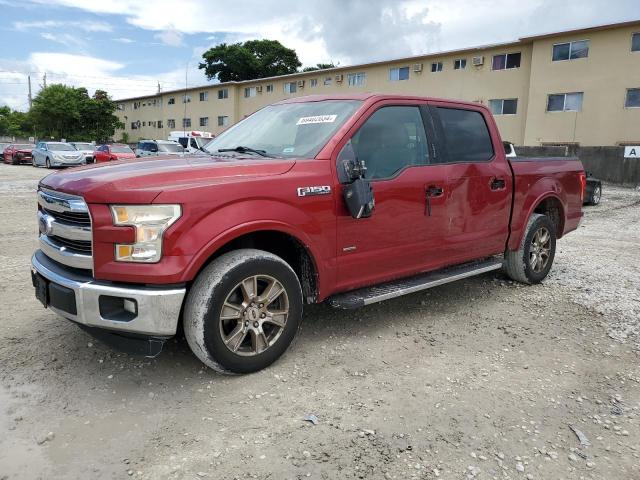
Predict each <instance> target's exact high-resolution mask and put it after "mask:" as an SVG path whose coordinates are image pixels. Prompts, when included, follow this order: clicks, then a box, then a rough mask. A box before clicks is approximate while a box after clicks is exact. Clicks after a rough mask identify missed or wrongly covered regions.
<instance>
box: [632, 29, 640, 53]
mask: <svg viewBox="0 0 640 480" xmlns="http://www.w3.org/2000/svg"><path fill="white" fill-rule="evenodd" d="M631 51H632V52H640V32H638V33H634V34H633V35H631Z"/></svg>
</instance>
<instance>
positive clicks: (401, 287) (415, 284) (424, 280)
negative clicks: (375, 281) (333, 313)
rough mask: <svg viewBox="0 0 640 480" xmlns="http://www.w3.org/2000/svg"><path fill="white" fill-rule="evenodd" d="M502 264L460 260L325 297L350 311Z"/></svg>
mask: <svg viewBox="0 0 640 480" xmlns="http://www.w3.org/2000/svg"><path fill="white" fill-rule="evenodd" d="M501 267H502V258H497V257H492V258H489V259H486V260H481V261H477V262H472V263H464V264H462V265H457V266H455V267H447V268H445V269H442V270H436V271H435V272H429V273H423V274H420V275H416V276H415V277H409V278H405V279H402V280H396V281H394V282H388V283H382V284H380V285H374V286H373V287H366V288H360V289H358V290H352V291H350V292H346V293H340V294H338V295H334V296H333V297H331V298H329V300H328V302H329V305H331V306H332V307H334V308H342V309H345V310H353V309H356V308H360V307H364V306H365V305H370V304H372V303H376V302H382V301H384V300H389V299H390V298H395V297H401V296H402V295H408V294H410V293H415V292H419V291H421V290H426V289H428V288H433V287H437V286H438V285H444V284H445V283H451V282H455V281H457V280H462V279H463V278H467V277H473V276H475V275H480V274H482V273H486V272H491V271H492V270H498V269H500V268H501Z"/></svg>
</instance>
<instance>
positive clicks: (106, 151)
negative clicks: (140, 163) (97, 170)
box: [93, 143, 136, 163]
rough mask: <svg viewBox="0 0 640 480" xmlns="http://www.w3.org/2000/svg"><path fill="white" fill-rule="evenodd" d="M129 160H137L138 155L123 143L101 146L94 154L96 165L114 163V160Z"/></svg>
mask: <svg viewBox="0 0 640 480" xmlns="http://www.w3.org/2000/svg"><path fill="white" fill-rule="evenodd" d="M129 158H136V154H135V153H134V152H133V150H131V148H129V146H128V145H125V144H122V143H113V144H111V145H100V146H99V147H98V148H96V150H95V151H94V152H93V159H94V162H95V163H103V162H113V161H114V160H126V159H129Z"/></svg>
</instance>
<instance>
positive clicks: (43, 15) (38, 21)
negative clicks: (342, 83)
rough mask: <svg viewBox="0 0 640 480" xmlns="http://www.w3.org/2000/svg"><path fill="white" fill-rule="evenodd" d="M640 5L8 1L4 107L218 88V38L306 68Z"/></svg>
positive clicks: (565, 25) (612, 14)
mask: <svg viewBox="0 0 640 480" xmlns="http://www.w3.org/2000/svg"><path fill="white" fill-rule="evenodd" d="M638 2H639V0H587V1H585V0H579V1H576V0H562V1H561V0H526V1H525V0H520V1H517V0H406V1H405V0H321V1H308V0H303V1H300V0H295V1H293V0H235V1H228V0H181V1H175V0H174V1H171V0H154V1H149V0H138V1H129V0H99V1H95V0H0V18H1V19H2V22H0V105H9V106H10V107H12V108H15V109H18V110H27V109H28V97H27V92H28V86H27V76H28V75H31V82H32V89H33V95H34V96H35V95H36V94H37V92H38V90H39V89H40V88H41V86H42V84H43V82H44V80H43V76H44V74H45V73H46V76H47V84H51V83H64V84H66V85H73V86H83V87H86V88H87V89H88V90H89V92H90V93H93V91H94V90H95V89H96V88H100V89H103V90H106V91H107V92H108V93H109V94H110V95H111V97H112V98H114V99H118V98H127V97H132V96H136V95H148V94H153V93H155V92H157V91H158V84H159V85H160V88H161V89H162V90H173V89H178V88H183V87H184V86H185V83H186V84H187V85H188V86H196V85H204V84H206V83H210V81H209V80H207V79H206V77H205V75H204V73H203V71H202V70H200V69H198V63H199V62H200V61H201V60H202V53H203V52H205V51H206V50H207V49H208V48H210V47H212V46H214V45H217V44H219V43H222V42H226V43H233V42H241V41H246V40H251V39H263V38H267V39H275V40H279V41H280V42H281V43H283V44H284V45H285V46H287V47H289V48H293V49H295V50H296V52H297V53H298V56H299V58H300V60H301V62H302V63H303V65H304V66H309V65H314V64H316V63H329V62H333V63H334V64H339V65H352V64H357V63H365V62H370V61H376V60H386V59H393V58H398V57H406V56H411V55H419V54H423V53H433V52H438V51H446V50H453V49H458V48H465V47H473V46H478V45H487V44H492V43H500V42H508V41H513V40H516V39H517V38H519V37H524V36H528V35H533V34H539V33H548V32H553V31H558V30H569V29H574V28H581V27H586V26H593V25H599V24H605V23H614V22H622V21H629V20H638V19H640V4H639V3H638Z"/></svg>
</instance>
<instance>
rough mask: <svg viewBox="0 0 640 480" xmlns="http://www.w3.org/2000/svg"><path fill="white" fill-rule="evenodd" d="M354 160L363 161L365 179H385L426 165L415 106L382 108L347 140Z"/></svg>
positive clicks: (425, 149) (425, 148) (424, 139)
mask: <svg viewBox="0 0 640 480" xmlns="http://www.w3.org/2000/svg"><path fill="white" fill-rule="evenodd" d="M351 147H352V148H353V150H354V151H355V154H356V158H358V159H360V160H364V162H365V165H366V167H367V170H366V172H365V177H366V178H369V179H376V178H389V177H392V176H393V175H395V174H396V173H398V172H399V171H400V170H402V169H403V168H406V167H409V166H412V165H426V164H427V163H428V161H429V148H428V145H427V137H426V134H425V130H424V125H423V123H422V116H421V115H420V110H419V108H418V107H412V106H394V107H383V108H381V109H379V110H378V111H376V112H375V113H374V114H373V115H371V117H369V118H368V119H367V121H366V122H365V123H364V125H362V127H360V129H359V130H358V132H357V133H356V134H355V135H354V136H353V138H352V139H351Z"/></svg>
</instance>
